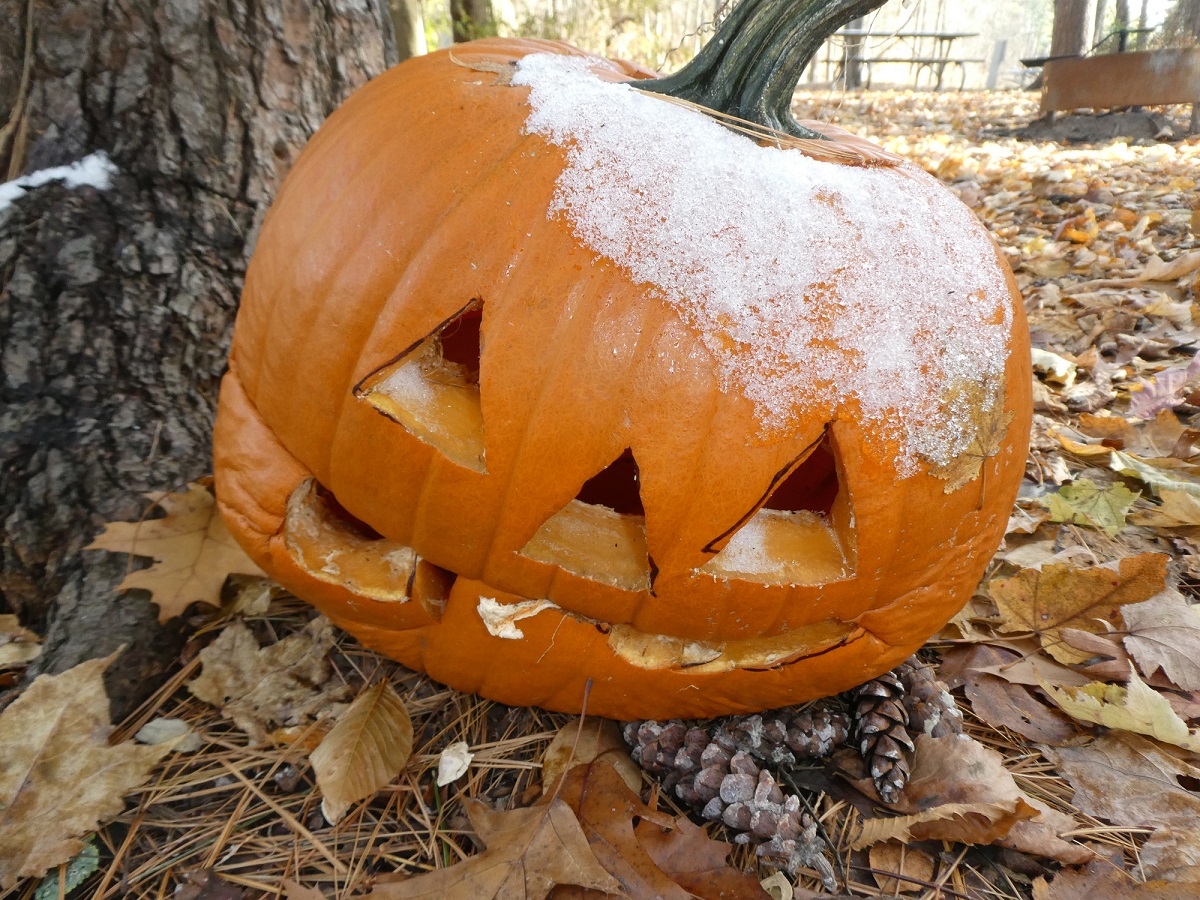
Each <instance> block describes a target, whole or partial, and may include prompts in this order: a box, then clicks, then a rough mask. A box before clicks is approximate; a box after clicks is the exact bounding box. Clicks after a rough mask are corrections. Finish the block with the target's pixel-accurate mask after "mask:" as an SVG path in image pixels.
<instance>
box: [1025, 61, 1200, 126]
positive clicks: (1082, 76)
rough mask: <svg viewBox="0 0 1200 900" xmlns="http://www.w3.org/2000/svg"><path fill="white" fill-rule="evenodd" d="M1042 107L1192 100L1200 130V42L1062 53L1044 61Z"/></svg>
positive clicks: (1194, 121) (1046, 111)
mask: <svg viewBox="0 0 1200 900" xmlns="http://www.w3.org/2000/svg"><path fill="white" fill-rule="evenodd" d="M1042 75H1043V84H1042V112H1043V113H1044V114H1045V115H1046V116H1047V117H1049V118H1051V119H1053V117H1054V114H1055V113H1056V112H1061V111H1062V110H1068V109H1082V108H1085V107H1090V108H1093V109H1108V108H1112V107H1121V106H1159V105H1168V104H1173V103H1190V104H1191V105H1192V118H1191V126H1190V127H1191V131H1192V132H1197V131H1200V47H1187V48H1182V49H1169V50H1143V51H1138V52H1136V53H1110V54H1107V55H1104V56H1088V57H1078V56H1077V57H1058V58H1055V59H1047V60H1045V61H1044V62H1043V64H1042Z"/></svg>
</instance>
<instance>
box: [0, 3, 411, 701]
mask: <svg viewBox="0 0 1200 900" xmlns="http://www.w3.org/2000/svg"><path fill="white" fill-rule="evenodd" d="M0 20H2V21H6V22H9V23H10V26H8V27H6V28H4V29H0V121H3V120H5V119H6V120H7V122H8V125H6V126H4V130H3V131H0V172H4V171H5V170H7V172H8V174H9V175H10V177H11V175H13V174H20V173H29V172H33V171H37V170H41V169H44V168H47V167H51V166H60V165H65V164H69V163H72V162H75V161H77V160H79V159H81V158H83V157H85V156H87V155H88V154H91V153H93V152H95V151H103V152H104V153H106V154H107V155H108V157H109V158H110V159H111V161H112V163H113V164H114V165H115V169H116V175H115V176H114V177H113V179H112V184H111V187H109V188H108V189H107V190H100V189H97V188H94V187H73V188H72V187H68V186H65V185H64V184H63V183H62V182H60V181H52V182H50V183H47V184H45V185H43V186H40V187H35V188H31V189H29V190H28V191H27V192H26V193H25V195H24V196H23V197H19V198H18V199H17V200H16V201H14V203H13V204H12V205H11V206H9V207H8V208H7V209H0V296H3V302H2V303H0V372H2V374H0V508H2V509H3V511H4V520H3V531H2V533H0V542H2V543H0V612H3V611H5V610H11V611H15V612H16V613H17V614H18V615H19V616H20V617H21V619H22V621H23V623H24V624H26V625H28V626H30V627H32V628H34V629H35V630H37V631H39V632H41V633H43V634H44V635H45V650H44V652H43V655H42V658H41V660H39V662H38V663H37V665H36V667H35V671H33V672H30V673H29V675H30V677H32V675H34V674H37V673H38V672H57V671H62V670H64V669H66V668H69V667H70V666H72V665H75V664H76V663H78V662H81V661H82V660H84V659H88V658H91V657H95V656H99V655H104V654H107V653H110V652H112V651H113V650H115V649H116V648H117V647H119V646H121V645H124V646H125V647H126V650H125V654H124V656H123V657H122V658H121V660H119V661H118V662H117V664H116V665H114V666H113V667H112V669H111V670H110V673H111V675H112V677H111V678H110V681H109V688H110V692H111V694H112V697H113V705H114V708H115V711H116V712H117V713H118V714H120V713H121V712H123V711H125V710H127V709H129V708H130V706H131V705H133V704H136V703H137V702H139V701H140V700H141V699H142V698H143V697H145V696H146V695H147V694H148V693H149V692H150V691H152V690H153V689H154V688H155V687H156V686H157V684H158V682H159V680H160V677H161V675H162V674H163V673H164V672H165V671H166V668H167V666H169V665H170V664H171V663H172V662H173V661H174V659H175V658H176V656H177V651H178V647H179V641H180V639H181V638H180V631H181V629H180V628H179V627H176V628H174V629H170V630H166V631H164V630H163V629H160V628H159V627H158V626H157V622H156V618H157V616H156V608H155V607H154V606H152V605H151V604H150V603H149V602H148V601H147V597H146V595H145V594H144V592H136V591H135V592H129V593H128V594H127V595H125V596H117V595H116V594H114V585H116V584H117V582H118V581H119V580H120V579H121V577H122V576H123V575H124V573H125V570H126V567H127V565H128V564H129V563H128V561H127V559H126V558H124V557H122V556H120V555H119V554H110V553H100V552H86V553H85V552H82V549H83V547H84V546H85V545H86V544H87V543H88V542H89V541H90V540H91V539H92V537H93V536H94V535H95V534H96V532H97V531H98V530H99V529H100V528H101V526H102V525H103V524H104V522H106V521H110V520H118V519H130V518H136V517H137V516H138V515H139V514H140V513H141V512H142V511H143V509H144V507H145V505H146V501H145V500H144V498H143V497H142V496H141V494H142V492H144V491H163V490H170V489H173V488H178V487H180V486H182V485H183V484H185V483H186V482H188V481H190V480H192V479H195V478H197V477H199V476H201V475H204V474H205V473H206V472H208V471H209V469H210V461H209V460H210V453H209V434H210V429H211V426H212V421H213V408H214V404H215V401H216V395H217V382H218V378H219V377H220V375H221V372H222V370H223V369H224V367H225V354H226V351H227V349H228V346H229V338H230V332H231V328H232V323H233V317H234V312H235V309H236V306H237V298H238V292H239V290H240V287H241V281H242V276H243V273H244V271H245V265H246V261H247V258H248V256H249V254H250V250H251V247H252V245H253V242H254V236H255V234H256V232H257V228H258V225H259V223H260V221H261V220H262V217H263V214H264V212H265V211H266V207H267V205H268V203H269V202H270V200H271V197H272V196H273V195H274V193H275V190H276V188H277V187H278V184H279V181H280V179H281V178H282V176H283V174H284V173H285V171H286V170H287V168H288V166H289V165H290V163H291V161H292V159H293V158H294V157H295V155H296V153H297V151H298V150H299V148H300V147H301V146H302V145H303V143H304V141H305V140H306V138H307V137H308V136H309V134H311V133H312V131H313V130H314V129H315V128H316V127H317V126H318V125H319V124H320V123H321V121H322V120H323V119H324V117H325V116H326V115H327V114H328V113H329V112H330V110H332V109H333V108H334V107H335V106H336V105H337V104H338V103H339V102H340V101H341V100H342V99H343V98H344V97H345V96H346V95H347V94H348V93H349V92H350V91H351V90H353V89H354V88H355V87H357V86H358V85H360V84H362V83H363V82H364V81H366V80H367V79H368V78H369V77H371V76H372V75H374V74H376V73H377V72H379V71H381V70H382V69H383V68H384V67H385V65H386V64H387V63H388V62H389V61H391V60H392V59H393V58H394V55H395V45H394V42H393V38H392V31H391V26H390V23H389V20H388V17H387V12H386V9H385V6H384V4H383V2H382V0H370V2H366V3H364V2H361V0H358V2H355V0H310V2H306V3H288V2H284V0H258V2H249V0H147V2H137V3H132V2H128V0H126V2H115V0H38V2H34V0H0ZM4 111H8V114H7V115H5V113H4ZM139 594H140V596H139Z"/></svg>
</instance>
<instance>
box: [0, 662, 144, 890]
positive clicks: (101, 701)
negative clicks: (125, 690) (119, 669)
mask: <svg viewBox="0 0 1200 900" xmlns="http://www.w3.org/2000/svg"><path fill="white" fill-rule="evenodd" d="M115 655H116V654H114V655H113V656H109V657H106V658H104V659H93V660H89V661H88V662H85V663H81V664H79V665H78V666H75V668H73V669H70V670H69V671H67V672H64V673H63V674H61V675H41V676H39V677H38V678H37V679H36V680H35V681H34V682H33V684H31V685H30V686H29V687H28V688H27V689H26V690H25V692H24V693H23V694H22V695H21V696H19V697H18V698H17V699H16V700H14V701H13V702H12V705H10V706H9V707H8V708H7V709H6V710H5V711H4V712H3V713H0V889H3V890H8V889H9V888H12V887H13V886H14V885H16V883H17V880H18V879H20V878H40V877H41V876H42V875H45V874H46V872H47V871H48V870H49V869H50V868H51V867H53V866H58V865H61V864H63V863H65V862H67V861H69V860H70V859H72V858H73V857H74V856H75V855H76V854H78V853H79V852H80V851H81V850H82V849H83V847H84V841H83V837H84V836H85V835H88V834H91V833H92V832H93V831H95V830H96V828H97V827H98V826H99V825H100V824H101V823H102V822H105V821H107V820H108V819H110V818H112V817H113V816H115V815H117V814H118V813H119V812H121V810H122V809H123V808H124V806H125V804H124V801H123V799H122V798H123V797H124V796H125V795H126V794H128V793H129V792H131V791H133V790H136V789H137V788H138V787H140V786H141V785H142V784H145V782H146V780H147V779H148V778H149V777H150V770H151V769H152V768H154V765H155V763H157V762H158V761H159V760H160V759H162V757H163V756H164V755H165V754H166V752H167V748H166V747H144V746H140V745H137V744H133V743H129V742H126V743H122V744H117V745H116V746H109V743H108V736H109V734H111V733H112V726H111V724H110V723H109V718H108V715H109V713H108V695H107V694H106V693H105V692H104V683H103V673H104V670H105V669H106V668H108V666H109V664H110V663H111V662H112V661H113V659H114V658H115Z"/></svg>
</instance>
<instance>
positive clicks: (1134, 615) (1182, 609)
mask: <svg viewBox="0 0 1200 900" xmlns="http://www.w3.org/2000/svg"><path fill="white" fill-rule="evenodd" d="M1121 615H1122V617H1123V618H1124V619H1125V627H1126V628H1128V629H1129V634H1127V635H1126V636H1125V641H1124V643H1125V647H1126V649H1127V650H1128V651H1129V653H1130V655H1131V656H1133V658H1134V659H1135V660H1136V661H1137V664H1138V668H1140V669H1141V670H1142V672H1143V674H1145V675H1146V676H1150V675H1153V674H1154V672H1155V670H1156V669H1162V671H1163V674H1164V675H1166V676H1167V677H1168V678H1169V679H1171V681H1173V682H1174V683H1175V684H1177V685H1179V686H1180V687H1181V688H1183V689H1184V690H1187V691H1197V690H1200V613H1198V612H1197V611H1196V607H1194V606H1192V605H1191V604H1189V603H1188V602H1187V601H1186V600H1185V599H1184V598H1183V596H1182V595H1181V594H1179V593H1178V592H1176V591H1164V592H1163V593H1161V594H1159V595H1158V596H1155V597H1151V598H1150V599H1149V600H1146V601H1144V602H1142V603H1132V604H1130V605H1128V606H1123V607H1121Z"/></svg>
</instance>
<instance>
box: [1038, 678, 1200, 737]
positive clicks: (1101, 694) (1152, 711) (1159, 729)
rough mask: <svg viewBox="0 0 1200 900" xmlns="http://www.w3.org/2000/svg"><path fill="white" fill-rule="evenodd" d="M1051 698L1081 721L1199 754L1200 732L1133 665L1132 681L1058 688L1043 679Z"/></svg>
mask: <svg viewBox="0 0 1200 900" xmlns="http://www.w3.org/2000/svg"><path fill="white" fill-rule="evenodd" d="M1042 690H1044V691H1045V692H1046V693H1047V694H1048V695H1049V696H1050V699H1051V700H1053V701H1054V702H1055V703H1057V704H1058V705H1059V706H1060V707H1061V708H1062V711H1063V712H1065V713H1066V714H1067V715H1069V716H1071V717H1073V718H1075V719H1078V720H1079V721H1081V722H1094V723H1095V724H1097V725H1103V726H1105V727H1106V728H1117V729H1120V730H1121V731H1132V732H1134V733H1136V734H1144V735H1148V736H1149V737H1152V738H1156V739H1157V740H1160V741H1163V742H1165V743H1168V744H1174V745H1175V746H1177V747H1183V748H1184V749H1186V750H1191V751H1192V752H1193V753H1200V732H1197V731H1188V727H1187V723H1186V722H1184V721H1183V719H1181V718H1179V716H1177V715H1176V714H1175V710H1173V709H1171V704H1170V703H1168V702H1167V698H1166V697H1164V696H1163V695H1162V694H1160V693H1158V691H1155V690H1153V689H1152V688H1150V687H1149V686H1147V685H1146V683H1145V682H1144V681H1142V680H1141V679H1140V678H1138V676H1137V673H1136V672H1134V671H1133V669H1132V667H1131V668H1130V672H1129V684H1128V685H1124V686H1123V685H1119V684H1104V683H1103V682H1100V681H1093V682H1092V683H1091V684H1086V685H1084V686H1083V687H1078V688H1071V687H1068V688H1058V687H1055V686H1054V685H1052V684H1050V683H1048V682H1042Z"/></svg>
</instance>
